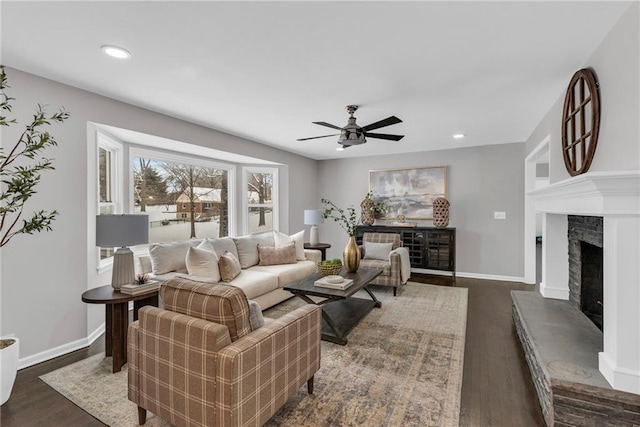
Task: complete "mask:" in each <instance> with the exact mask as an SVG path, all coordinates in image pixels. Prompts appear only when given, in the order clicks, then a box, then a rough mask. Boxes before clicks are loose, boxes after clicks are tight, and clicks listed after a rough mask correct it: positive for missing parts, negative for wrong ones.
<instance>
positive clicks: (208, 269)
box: [185, 242, 220, 283]
mask: <svg viewBox="0 0 640 427" xmlns="http://www.w3.org/2000/svg"><path fill="white" fill-rule="evenodd" d="M203 243H205V242H203ZM200 246H205V247H206V246H207V245H206V244H205V245H202V244H201V245H200ZM200 246H198V247H197V248H194V247H191V248H189V250H188V251H187V256H186V257H185V264H186V266H187V271H188V272H189V274H190V275H193V276H202V277H210V278H211V280H212V282H216V283H217V282H219V281H220V269H219V268H218V256H217V255H216V253H215V252H214V251H213V248H211V250H209V249H203V248H201V247H200ZM209 246H211V245H210V244H209Z"/></svg>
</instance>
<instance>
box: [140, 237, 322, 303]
mask: <svg viewBox="0 0 640 427" xmlns="http://www.w3.org/2000/svg"><path fill="white" fill-rule="evenodd" d="M303 238H304V232H303V231H301V232H300V233H296V234H295V235H292V236H287V235H285V234H283V233H279V232H277V231H274V232H266V233H261V234H256V235H250V236H241V237H222V238H218V239H210V238H207V239H192V240H188V241H182V242H172V243H154V244H151V245H150V246H149V255H143V256H140V257H138V265H137V270H138V273H145V274H149V275H150V276H151V277H153V278H156V279H158V280H168V279H171V278H173V277H176V276H179V277H185V278H189V279H191V280H195V281H199V282H207V283H218V282H219V283H227V284H230V285H233V286H237V287H238V288H240V289H242V290H243V291H244V293H245V294H246V295H247V298H248V299H250V300H253V301H255V302H257V303H258V304H259V305H260V308H261V309H262V310H265V309H267V308H269V307H271V306H273V305H276V304H278V303H280V302H282V301H284V300H286V299H289V298H291V297H292V296H293V294H291V293H290V292H287V291H285V290H283V289H282V288H283V287H284V286H286V285H288V284H289V283H292V282H294V281H296V280H300V279H303V278H304V277H306V276H308V275H310V274H313V273H315V272H316V270H317V266H316V264H317V263H318V262H319V261H320V260H321V253H320V251H317V250H309V249H304V247H303V244H304V243H303ZM203 242H206V243H203ZM288 242H294V243H295V250H296V261H295V262H294V263H287V264H276V265H259V263H260V261H261V260H260V254H261V253H260V252H259V251H258V244H260V245H262V246H267V247H280V246H284V245H285V244H286V243H288ZM208 244H210V245H211V246H208ZM190 247H194V248H197V247H207V248H211V247H213V251H214V253H215V254H216V256H217V257H218V258H219V257H221V256H222V255H223V254H225V253H227V252H228V253H231V254H233V255H234V256H235V257H236V258H237V259H238V261H239V262H240V266H241V271H240V274H239V275H238V276H237V277H235V278H234V279H233V280H230V281H228V282H225V281H224V280H221V279H219V276H218V277H214V276H215V275H213V276H209V277H207V276H203V275H194V274H189V273H190V272H189V269H188V264H189V263H188V262H187V261H188V260H187V254H188V253H189V248H190ZM191 253H193V251H192V252H191ZM190 256H191V254H190Z"/></svg>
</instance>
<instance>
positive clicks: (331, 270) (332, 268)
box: [317, 263, 342, 276]
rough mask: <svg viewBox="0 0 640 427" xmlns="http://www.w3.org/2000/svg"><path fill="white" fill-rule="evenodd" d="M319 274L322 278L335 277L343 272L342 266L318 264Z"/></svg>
mask: <svg viewBox="0 0 640 427" xmlns="http://www.w3.org/2000/svg"><path fill="white" fill-rule="evenodd" d="M317 266H318V273H320V274H321V275H322V276H335V275H337V274H338V273H340V270H342V264H320V263H318V264H317Z"/></svg>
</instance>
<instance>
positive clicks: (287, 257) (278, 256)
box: [258, 242, 297, 265]
mask: <svg viewBox="0 0 640 427" xmlns="http://www.w3.org/2000/svg"><path fill="white" fill-rule="evenodd" d="M258 256H259V258H260V262H258V265H278V264H295V263H296V262H297V261H296V244H295V243H294V242H291V243H287V244H286V245H284V246H279V247H276V246H263V245H261V244H258Z"/></svg>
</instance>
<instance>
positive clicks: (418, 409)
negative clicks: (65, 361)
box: [41, 282, 467, 427]
mask: <svg viewBox="0 0 640 427" xmlns="http://www.w3.org/2000/svg"><path fill="white" fill-rule="evenodd" d="M374 293H375V294H376V296H377V297H378V299H379V300H380V301H381V302H382V307H381V308H379V309H374V310H373V311H372V312H371V313H369V314H368V315H367V317H366V318H365V319H364V320H363V321H362V322H361V323H360V324H359V325H358V326H356V327H355V328H354V329H353V330H352V331H351V333H350V334H349V336H348V340H349V342H348V343H347V345H346V346H339V345H336V344H332V343H328V342H324V341H323V342H322V359H321V365H322V366H321V368H320V370H319V371H318V372H317V373H316V375H315V386H314V394H313V395H308V394H307V393H306V386H304V387H302V388H301V389H300V391H299V392H298V393H297V394H296V395H294V396H293V397H291V399H289V401H288V402H287V403H286V404H285V406H283V407H282V408H281V409H280V411H278V412H277V413H276V414H275V415H274V416H273V417H272V418H271V420H269V422H268V423H267V426H291V427H293V426H295V427H299V426H356V425H364V426H373V425H375V426H456V425H458V420H459V415H460V390H461V386H462V367H463V356H464V342H465V330H466V317H467V289H464V288H451V287H444V286H433V285H426V284H418V283H411V282H409V283H408V284H407V285H406V286H405V287H404V288H403V289H402V291H401V292H399V295H398V296H397V297H393V293H392V290H391V288H380V287H376V288H374ZM364 295H366V294H364ZM364 295H363V297H364ZM302 304H304V303H303V302H302V300H300V299H298V298H292V299H290V300H288V301H285V302H284V303H281V304H279V305H277V306H276V307H273V308H272V309H269V310H267V311H266V312H265V316H267V317H272V318H276V317H279V316H280V315H282V314H284V313H287V312H289V311H291V310H293V309H295V308H297V307H299V306H300V305H302ZM41 378H42V380H44V381H45V382H46V383H47V384H49V385H50V386H51V387H53V388H54V389H55V390H57V391H58V392H59V393H61V394H62V395H64V396H65V397H67V398H68V399H69V400H71V401H72V402H74V403H75V404H76V405H78V406H80V407H81V408H82V409H84V410H85V411H87V412H88V413H90V414H91V415H93V416H94V417H96V418H98V419H99V420H100V421H102V422H103V423H105V424H107V425H110V426H118V427H120V426H136V425H137V411H136V406H135V404H133V403H132V402H130V401H129V400H127V369H126V366H125V367H124V368H123V370H122V371H121V372H119V373H116V374H111V358H105V357H104V356H103V355H96V356H93V357H90V358H88V359H85V360H83V361H80V362H77V363H74V364H72V365H69V366H66V367H64V368H61V369H58V370H57V371H54V372H51V373H48V374H46V375H43V376H42V377H41ZM146 425H148V426H151V427H156V426H168V425H169V424H168V423H166V422H164V421H163V420H161V419H159V418H157V417H155V416H154V415H153V414H151V413H149V414H148V417H147V424H146Z"/></svg>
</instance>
